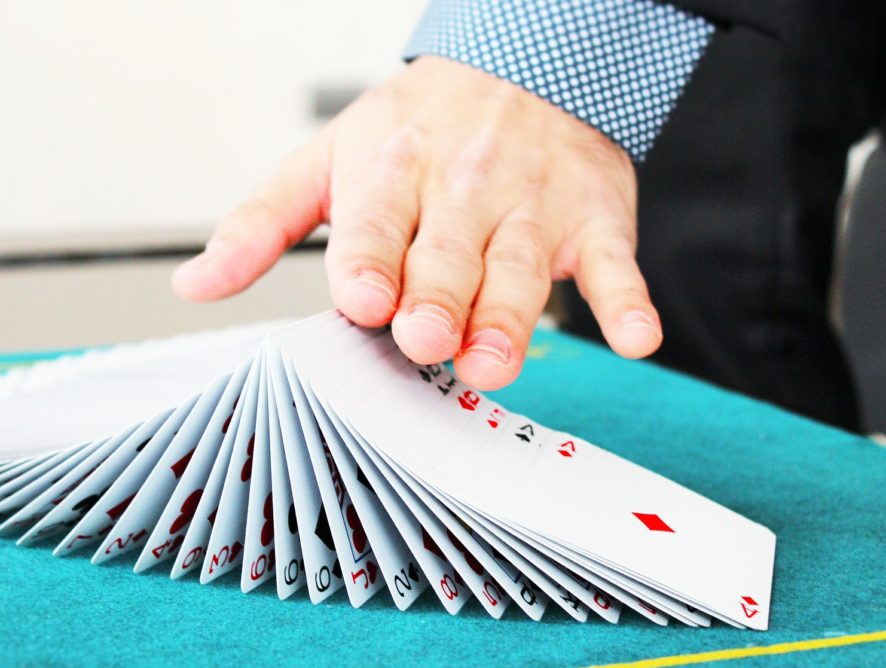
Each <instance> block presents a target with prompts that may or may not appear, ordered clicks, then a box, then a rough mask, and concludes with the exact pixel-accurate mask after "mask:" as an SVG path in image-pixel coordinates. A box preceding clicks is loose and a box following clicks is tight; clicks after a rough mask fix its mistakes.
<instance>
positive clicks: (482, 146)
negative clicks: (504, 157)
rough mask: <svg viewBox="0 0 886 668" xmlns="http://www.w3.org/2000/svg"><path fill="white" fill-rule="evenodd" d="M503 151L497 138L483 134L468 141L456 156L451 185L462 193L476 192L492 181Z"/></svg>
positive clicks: (451, 170) (451, 171) (452, 168)
mask: <svg viewBox="0 0 886 668" xmlns="http://www.w3.org/2000/svg"><path fill="white" fill-rule="evenodd" d="M500 156H501V151H500V149H499V144H498V141H497V140H496V138H495V137H494V136H493V135H492V134H490V133H483V134H480V135H478V136H477V137H474V138H473V139H471V140H470V141H468V142H467V143H466V144H465V145H464V146H463V147H462V148H461V150H460V151H458V153H457V154H456V157H455V160H454V161H453V162H452V167H451V169H450V181H451V183H450V185H451V187H452V188H453V189H454V190H456V191H460V192H474V191H476V190H480V189H482V188H484V187H485V186H486V185H487V184H488V183H489V182H490V181H492V179H493V176H494V174H495V172H496V170H497V169H498V167H499V163H500Z"/></svg>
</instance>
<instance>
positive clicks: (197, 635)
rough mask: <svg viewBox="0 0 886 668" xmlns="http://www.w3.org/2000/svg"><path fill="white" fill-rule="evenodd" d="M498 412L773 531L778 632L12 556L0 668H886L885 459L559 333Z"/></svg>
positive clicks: (851, 441) (41, 552)
mask: <svg viewBox="0 0 886 668" xmlns="http://www.w3.org/2000/svg"><path fill="white" fill-rule="evenodd" d="M41 356H42V355H40V354H37V355H32V356H25V357H24V358H21V359H22V361H29V360H32V359H33V358H34V357H36V358H39V357H41ZM18 359H19V358H18V357H13V356H9V355H7V356H0V366H4V365H5V366H9V365H10V364H12V363H14V362H16V361H17V360H18ZM496 394H497V399H498V400H499V401H501V402H502V403H504V405H505V406H508V407H510V408H512V409H514V410H517V411H521V412H524V413H527V414H530V415H532V416H533V417H534V418H536V419H538V420H540V421H541V422H542V423H544V424H547V425H549V426H552V427H556V428H558V429H562V430H565V431H569V432H572V433H575V434H577V435H580V436H582V437H584V438H587V439H588V440H591V441H592V442H594V443H597V444H599V445H601V446H603V447H605V448H608V449H610V450H612V451H613V452H616V453H618V454H619V455H622V456H624V457H626V458H628V459H631V460H633V461H635V462H637V463H639V464H641V465H643V466H646V467H648V468H651V469H653V470H655V471H657V472H659V473H661V474H663V475H665V476H668V477H670V478H672V479H674V480H676V481H677V482H680V483H681V484H684V485H686V486H687V487H689V488H691V489H694V490H696V491H698V492H700V493H702V494H704V495H706V496H708V497H710V498H711V499H714V500H715V501H717V502H719V503H722V504H724V505H726V506H728V507H730V508H732V509H734V510H736V511H737V512H739V513H741V514H743V515H746V516H747V517H749V518H751V519H753V520H755V521H758V522H761V523H763V524H765V525H767V526H768V527H770V528H771V529H772V530H773V531H775V533H776V534H777V536H778V550H777V556H776V568H775V582H774V591H773V601H772V614H771V619H770V630H769V631H767V632H753V631H742V630H737V629H733V628H730V627H727V626H724V625H722V624H716V625H715V626H713V627H712V628H710V629H691V628H687V627H684V626H681V625H678V624H674V625H672V626H669V627H667V628H661V627H658V626H655V625H653V624H651V623H648V622H646V621H645V620H643V619H642V618H640V617H638V616H636V615H634V614H633V613H630V612H626V613H625V614H624V616H623V619H622V622H621V623H620V624H618V625H609V624H606V623H605V622H603V621H597V620H592V621H589V622H588V623H587V624H584V625H581V624H577V623H575V622H573V621H572V620H571V619H569V618H567V617H566V616H565V615H564V614H563V613H561V612H560V611H559V610H556V609H551V610H549V612H548V614H547V615H546V616H545V618H544V619H543V620H542V621H541V622H532V621H530V620H528V619H527V618H525V617H523V616H521V615H520V614H519V611H518V610H517V609H516V608H514V607H512V609H510V610H508V612H507V613H506V614H505V616H504V618H503V619H501V620H499V621H496V620H493V619H490V618H489V617H488V616H487V615H486V614H485V613H484V612H483V610H482V608H481V607H480V606H479V605H478V604H477V603H476V602H472V603H471V604H469V605H468V606H467V607H466V609H465V610H463V611H462V613H461V614H459V615H458V616H456V617H452V616H450V615H448V614H447V613H445V612H444V611H443V610H442V609H441V608H440V606H439V605H438V603H437V601H436V599H435V598H434V597H433V595H432V594H430V593H425V594H424V595H423V596H422V597H421V598H420V599H419V600H418V601H417V602H416V603H415V604H414V605H413V607H412V608H411V609H410V610H408V611H406V612H399V611H398V610H397V609H396V608H395V607H394V605H393V604H392V602H391V601H390V600H389V599H386V597H385V593H384V592H381V593H379V594H378V595H377V596H376V597H375V598H374V599H372V600H371V601H369V602H368V603H367V604H366V605H364V606H363V608H361V609H359V610H355V609H353V608H351V606H350V605H349V604H348V601H347V598H346V596H345V594H344V593H343V592H340V593H339V594H337V595H336V596H334V597H332V598H331V599H330V600H328V601H327V602H325V603H323V604H321V605H318V606H313V605H311V604H310V603H309V602H308V600H307V595H306V593H305V592H304V590H302V591H300V592H298V593H296V594H295V595H294V596H293V597H292V598H290V599H288V600H286V601H280V600H278V598H277V596H276V594H275V592H274V589H273V584H272V583H269V584H266V585H264V586H263V587H262V588H260V589H259V590H257V591H256V592H253V593H251V594H249V595H243V594H241V593H240V590H239V581H238V577H239V576H238V575H231V576H229V577H228V578H225V579H222V580H221V581H217V582H215V583H212V584H210V585H207V586H201V585H200V584H198V583H197V581H196V579H184V580H179V581H172V580H170V579H169V578H168V577H166V576H165V575H164V574H162V573H159V572H149V573H148V574H144V575H135V574H133V573H132V565H133V561H132V560H125V561H116V562H110V563H109V564H107V565H104V566H100V567H95V566H92V565H90V564H89V561H88V555H87V554H77V555H75V556H72V557H66V558H55V557H53V556H51V554H50V549H49V547H51V546H50V545H46V544H43V545H38V546H35V547H32V548H22V547H17V546H16V545H15V543H14V541H13V540H10V539H8V538H7V539H2V540H0V665H5V666H8V665H28V666H30V665H35V666H36V665H108V666H111V665H113V666H120V665H128V666H132V665H154V664H156V665H160V664H167V665H175V664H179V663H185V662H187V664H188V665H191V666H195V665H210V664H212V665H219V664H222V665H226V666H242V665H248V666H259V665H269V666H270V665H281V664H282V665H291V664H296V665H312V666H336V667H339V668H340V667H341V666H375V665H379V666H381V665H384V666H392V665H480V664H482V665H484V666H505V665H534V666H586V665H591V664H593V665H599V664H610V663H620V662H631V663H632V664H633V662H640V663H638V664H636V665H643V666H649V667H651V666H665V665H684V664H686V663H697V662H699V661H701V660H710V661H721V660H725V659H728V658H734V657H745V658H743V659H742V661H740V662H739V665H740V666H741V667H742V668H745V667H748V666H788V665H790V666H794V665H798V664H801V665H814V666H831V665H834V666H842V665H853V666H863V665H886V631H884V630H886V604H884V601H886V520H884V516H886V515H884V511H886V450H884V448H882V447H880V446H878V445H876V444H874V443H873V442H871V441H869V440H867V439H865V438H862V437H859V436H857V435H853V434H849V433H846V432H843V431H840V430H837V429H833V428H830V427H827V426H824V425H822V424H818V423H816V422H812V421H810V420H807V419H804V418H801V417H798V416H796V415H793V414H790V413H787V412H784V411H782V410H780V409H777V408H774V407H772V406H769V405H767V404H763V403H760V402H758V401H754V400H751V399H749V398H746V397H743V396H740V395H737V394H734V393H729V392H725V391H723V390H720V389H717V388H715V387H712V386H710V385H708V384H705V383H701V382H698V381H696V380H692V379H690V378H687V377H685V376H682V375H679V374H676V373H673V372H670V371H666V370H664V369H661V368H659V367H657V366H655V365H653V364H649V363H645V362H629V361H626V360H623V359H620V358H618V357H616V356H615V355H613V354H611V353H610V352H608V351H605V350H603V349H602V348H600V347H598V346H596V345H593V344H589V343H586V342H583V341H580V340H578V339H575V338H572V337H569V336H567V335H564V334H561V333H557V332H548V331H539V332H537V333H536V335H535V338H534V339H533V345H532V348H531V349H530V356H529V359H528V361H527V363H526V368H525V370H524V372H523V374H522V375H521V377H520V379H519V380H518V381H517V382H516V383H515V384H513V385H512V386H510V387H508V388H506V389H505V390H502V391H500V392H498V393H496ZM600 510H601V509H587V511H588V512H599V511H600ZM552 608H553V606H552ZM784 643H792V644H789V645H784ZM699 655H700V656H699Z"/></svg>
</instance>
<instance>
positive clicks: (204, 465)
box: [96, 362, 252, 575]
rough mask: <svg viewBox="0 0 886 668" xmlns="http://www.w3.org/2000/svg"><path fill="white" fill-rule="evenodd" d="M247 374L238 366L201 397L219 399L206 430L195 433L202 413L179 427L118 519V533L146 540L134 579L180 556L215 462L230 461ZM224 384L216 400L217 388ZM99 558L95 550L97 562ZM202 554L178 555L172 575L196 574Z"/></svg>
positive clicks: (198, 549) (196, 548)
mask: <svg viewBox="0 0 886 668" xmlns="http://www.w3.org/2000/svg"><path fill="white" fill-rule="evenodd" d="M251 368H252V365H251V363H250V362H244V363H242V364H241V365H240V366H239V367H238V368H237V369H236V370H235V371H234V373H233V374H231V375H230V376H229V377H227V379H226V380H225V379H222V380H220V381H219V382H218V383H217V384H216V385H214V386H213V387H212V388H210V390H209V391H207V393H205V395H204V396H209V397H211V398H214V397H217V399H216V401H215V402H214V403H212V414H211V416H210V417H209V420H208V421H207V423H206V425H205V426H204V427H203V429H202V430H201V429H200V428H199V426H200V423H201V422H202V419H203V417H204V415H203V413H202V412H201V413H198V414H197V415H196V416H195V417H194V421H193V422H192V423H190V424H188V423H186V424H185V425H184V426H183V427H182V429H181V431H180V432H179V434H178V435H177V437H176V439H175V440H173V442H172V444H171V446H170V447H169V448H168V449H167V450H166V452H165V453H164V455H163V457H162V458H161V460H160V462H159V463H158V465H157V467H156V468H155V469H154V471H153V473H152V474H151V476H150V477H149V478H148V480H147V481H146V482H145V485H144V487H143V488H142V490H141V491H140V492H139V494H138V495H137V496H136V499H135V500H133V503H132V504H131V505H130V507H129V508H127V509H126V511H125V512H124V514H123V516H122V517H121V518H120V525H121V527H120V531H119V533H127V534H128V533H129V532H132V531H135V532H138V531H140V530H141V529H146V530H148V532H149V534H150V536H149V537H148V539H147V540H146V541H145V543H144V549H143V550H142V552H141V554H140V555H139V558H138V560H137V561H136V563H135V572H136V573H141V572H143V571H145V570H147V569H149V568H152V567H154V566H156V565H158V564H160V563H163V562H165V561H167V560H168V559H171V558H173V557H176V556H177V555H178V554H179V551H180V549H181V547H182V544H183V543H184V540H185V535H186V533H187V531H188V529H189V528H190V525H191V522H192V521H193V519H194V517H195V516H196V514H197V511H198V506H199V504H200V502H201V501H202V499H203V493H204V489H205V488H206V485H207V482H208V481H209V478H210V474H211V472H212V471H213V470H215V466H216V463H217V462H218V461H219V460H221V459H225V457H226V456H227V457H230V450H229V447H230V444H231V442H232V440H233V435H234V431H235V429H236V428H235V429H231V423H232V422H233V421H234V417H235V413H236V410H237V405H238V403H239V399H240V396H241V395H242V394H243V390H244V386H245V384H246V379H247V377H248V374H249V371H250V369H251ZM222 384H223V389H222V390H221V394H220V396H219V395H218V391H219V385H222ZM201 399H202V397H201ZM229 434H230V436H229ZM226 441H227V443H228V445H227V447H226V446H225V442H226ZM219 475H221V473H220V472H219ZM211 511H212V509H209V511H207V510H206V508H205V507H204V509H203V512H204V514H205V513H207V512H209V513H211ZM202 516H203V515H201V517H202ZM196 542H197V541H196V538H195V543H196ZM105 549H106V550H107V546H106V547H105ZM101 552H102V550H101V549H99V551H98V552H97V553H96V554H97V556H100V555H101ZM204 554H205V546H204V545H202V544H195V545H193V546H191V547H189V548H188V550H185V551H184V552H183V553H182V555H181V556H182V558H181V559H177V561H176V563H175V564H174V566H173V572H174V573H175V574H176V575H178V574H183V573H185V572H187V571H188V570H190V569H191V568H194V567H195V566H196V565H197V564H199V563H200V559H201V557H202V556H204Z"/></svg>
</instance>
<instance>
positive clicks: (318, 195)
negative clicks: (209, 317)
mask: <svg viewBox="0 0 886 668" xmlns="http://www.w3.org/2000/svg"><path fill="white" fill-rule="evenodd" d="M328 193H329V150H328V141H327V139H326V133H325V132H324V133H321V134H320V135H318V136H317V137H316V138H315V139H314V140H313V141H312V142H310V143H309V144H307V145H305V146H304V147H302V148H300V149H298V150H296V151H294V152H293V153H292V154H290V155H289V156H288V157H287V158H286V159H285V160H284V161H283V162H282V163H281V164H280V166H279V167H278V168H277V170H276V171H275V172H274V174H273V175H272V176H271V178H270V179H268V181H266V182H265V183H264V184H262V185H261V186H260V187H259V188H258V190H256V192H255V193H253V195H252V196H251V197H250V198H249V199H247V200H246V201H245V202H243V203H242V204H241V205H240V206H238V207H237V208H236V209H234V211H233V212H232V213H231V214H230V215H228V216H227V217H226V218H225V219H224V220H223V221H222V222H221V223H220V224H219V226H218V227H217V228H216V230H215V232H214V233H213V235H212V237H211V238H210V240H209V241H208V242H207V244H206V249H205V250H204V251H203V252H202V253H200V254H199V255H197V256H196V257H193V258H191V259H190V260H188V261H187V262H184V263H183V264H181V265H180V266H179V267H178V268H177V269H176V270H175V272H174V273H173V275H172V287H173V289H174V290H175V292H176V293H177V294H178V295H179V296H180V297H182V298H184V299H189V300H191V301H197V302H203V301H212V300H215V299H221V298H223V297H229V296H231V295H233V294H236V293H238V292H240V291H241V290H244V289H245V288H247V287H249V286H250V285H252V283H253V282H254V281H255V280H256V279H257V278H259V277H260V276H261V275H262V274H264V273H265V272H266V271H267V270H268V269H270V268H271V267H272V266H273V265H274V263H275V262H276V261H277V259H278V258H279V257H280V256H281V255H282V254H283V253H284V252H285V251H286V249H287V248H289V247H290V246H292V245H294V244H296V243H298V242H299V241H301V240H302V239H303V238H304V237H306V236H307V235H308V234H309V233H310V232H311V231H312V230H313V229H314V228H315V227H316V226H317V225H318V224H320V223H321V222H323V220H324V219H325V214H326V211H327V210H328V208H329V207H328Z"/></svg>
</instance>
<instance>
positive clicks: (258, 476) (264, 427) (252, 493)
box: [240, 356, 277, 594]
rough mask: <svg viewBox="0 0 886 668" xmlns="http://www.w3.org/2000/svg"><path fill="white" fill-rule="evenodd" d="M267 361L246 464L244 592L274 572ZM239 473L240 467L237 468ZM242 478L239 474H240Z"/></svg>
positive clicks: (242, 579)
mask: <svg viewBox="0 0 886 668" xmlns="http://www.w3.org/2000/svg"><path fill="white" fill-rule="evenodd" d="M268 418H269V414H268V381H267V365H266V363H265V357H264V356H262V361H261V374H260V376H259V384H258V402H257V404H256V415H255V436H254V438H253V440H252V451H251V452H249V451H248V450H247V452H248V454H249V455H250V456H251V458H252V462H251V464H249V467H250V469H251V470H250V471H249V475H248V479H249V490H248V501H247V508H246V530H245V534H244V539H243V569H242V571H241V574H240V589H241V590H242V591H243V593H244V594H245V593H247V592H250V591H252V590H253V589H255V588H256V587H258V586H259V585H260V584H261V583H263V582H265V581H266V580H269V579H271V578H272V577H273V576H274V568H275V566H276V556H277V555H276V550H275V546H274V542H275V541H274V524H275V522H274V520H275V518H274V497H273V494H272V492H271V443H270V434H269V428H268ZM241 473H242V471H241ZM241 479H242V475H241Z"/></svg>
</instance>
